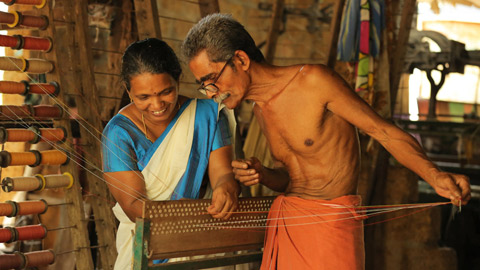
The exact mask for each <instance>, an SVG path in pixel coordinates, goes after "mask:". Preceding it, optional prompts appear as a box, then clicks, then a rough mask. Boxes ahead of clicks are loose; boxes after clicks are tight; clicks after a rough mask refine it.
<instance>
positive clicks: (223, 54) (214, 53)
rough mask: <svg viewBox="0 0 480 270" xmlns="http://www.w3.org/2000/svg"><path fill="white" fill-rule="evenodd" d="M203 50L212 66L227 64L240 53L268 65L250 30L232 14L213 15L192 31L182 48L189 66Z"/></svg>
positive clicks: (200, 22) (203, 19) (196, 25)
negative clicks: (238, 51) (213, 63)
mask: <svg viewBox="0 0 480 270" xmlns="http://www.w3.org/2000/svg"><path fill="white" fill-rule="evenodd" d="M203 50H206V52H207V55H208V58H209V59H210V61H212V62H224V61H227V60H228V59H229V58H230V57H232V56H233V54H234V53H235V51H236V50H242V51H244V52H245V53H246V54H247V55H248V56H249V57H250V59H251V60H252V61H255V62H263V61H265V58H264V57H263V54H262V52H261V51H260V50H259V49H258V48H257V46H256V45H255V42H254V41H253V38H252V37H251V36H250V34H249V33H248V32H247V30H245V28H244V27H243V25H241V24H240V23H239V22H238V21H236V20H235V19H233V17H232V16H231V15H229V14H221V13H215V14H210V15H208V16H206V17H204V18H202V19H201V20H200V21H199V22H198V23H197V24H195V25H194V26H193V27H192V29H190V31H189V32H188V34H187V37H186V38H185V40H184V41H183V44H182V53H183V57H184V61H185V62H186V63H189V62H190V61H191V60H192V58H194V57H195V56H197V55H198V54H199V53H200V52H201V51H203Z"/></svg>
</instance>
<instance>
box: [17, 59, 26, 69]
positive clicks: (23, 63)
mask: <svg viewBox="0 0 480 270" xmlns="http://www.w3.org/2000/svg"><path fill="white" fill-rule="evenodd" d="M18 59H20V60H21V61H22V69H21V70H20V71H21V72H25V70H27V60H26V59H25V58H23V57H19V58H18Z"/></svg>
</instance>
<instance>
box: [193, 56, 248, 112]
mask: <svg viewBox="0 0 480 270" xmlns="http://www.w3.org/2000/svg"><path fill="white" fill-rule="evenodd" d="M233 59H234V57H232V58H230V59H228V60H227V61H226V62H218V63H214V62H211V61H210V60H209V59H208V55H207V52H206V51H205V50H203V51H201V52H200V53H199V54H198V55H197V56H195V57H194V58H193V59H192V60H191V61H190V63H189V67H190V70H191V71H192V73H193V75H194V76H195V79H196V80H197V82H198V83H200V87H199V89H198V90H199V91H200V92H201V93H203V94H205V95H207V96H208V97H209V98H213V99H214V100H215V101H216V102H218V103H223V104H225V106H227V107H228V108H229V109H233V108H235V107H237V106H238V105H239V104H240V101H241V100H242V98H243V96H242V95H238V93H237V94H236V92H238V91H234V89H235V81H236V79H238V78H237V75H238V73H237V72H235V70H234V69H233V67H232V65H231V63H232V62H233Z"/></svg>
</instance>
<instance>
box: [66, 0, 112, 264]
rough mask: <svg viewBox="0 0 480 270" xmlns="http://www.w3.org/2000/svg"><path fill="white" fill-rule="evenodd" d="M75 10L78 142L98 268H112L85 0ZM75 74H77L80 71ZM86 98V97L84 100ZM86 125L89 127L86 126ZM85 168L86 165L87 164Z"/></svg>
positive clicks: (107, 198) (109, 216)
mask: <svg viewBox="0 0 480 270" xmlns="http://www.w3.org/2000/svg"><path fill="white" fill-rule="evenodd" d="M68 2H69V1H68ZM73 3H74V4H73V8H74V10H75V14H74V17H73V18H74V19H75V37H76V41H77V44H78V45H77V54H76V55H77V57H78V60H79V64H80V70H79V71H80V74H81V76H79V78H78V79H79V87H81V89H82V91H81V92H82V93H83V96H82V99H83V102H79V103H77V108H78V112H79V114H80V115H81V116H82V117H83V118H84V119H86V122H87V123H89V124H90V125H89V127H87V126H84V128H83V129H81V137H82V139H83V141H82V142H84V143H86V145H87V146H86V147H84V151H85V153H86V157H88V159H89V161H90V163H91V164H92V165H93V166H92V167H93V168H89V170H90V173H89V174H87V180H88V187H89V190H90V193H91V194H92V195H94V196H91V197H90V200H89V202H90V204H91V206H92V209H93V213H94V217H95V228H96V231H97V238H98V245H99V246H100V248H99V251H100V256H101V260H100V262H101V268H102V269H113V265H114V264H115V259H116V257H117V252H116V249H115V248H114V247H115V228H116V222H115V217H114V216H113V212H112V210H111V205H109V204H108V203H107V202H108V201H112V200H111V199H112V197H111V195H110V192H109V191H108V187H107V185H106V182H105V181H104V180H103V172H102V171H101V168H102V162H101V159H100V151H101V141H100V138H101V131H102V129H103V126H102V123H101V118H100V113H99V109H98V108H99V107H100V106H99V104H100V102H99V100H98V94H97V93H98V91H97V87H96V83H95V77H94V74H93V65H92V62H93V59H92V51H91V41H90V35H89V33H88V14H87V7H88V1H87V0H77V1H74V2H73ZM80 74H79V75H80ZM87 100H88V101H87ZM87 128H88V129H89V130H87ZM87 168H88V165H87Z"/></svg>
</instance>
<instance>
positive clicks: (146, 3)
mask: <svg viewBox="0 0 480 270" xmlns="http://www.w3.org/2000/svg"><path fill="white" fill-rule="evenodd" d="M133 3H134V4H135V20H136V22H137V29H138V38H139V39H140V40H142V39H146V38H150V37H156V38H162V32H161V30H160V19H159V18H158V7H157V0H134V1H133Z"/></svg>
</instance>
